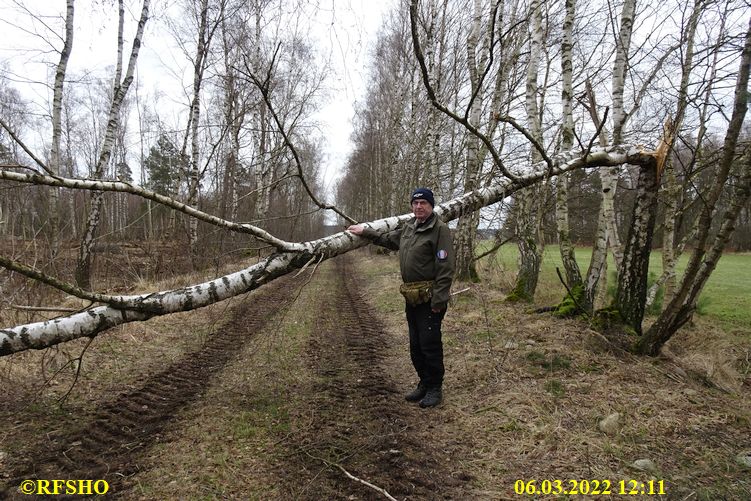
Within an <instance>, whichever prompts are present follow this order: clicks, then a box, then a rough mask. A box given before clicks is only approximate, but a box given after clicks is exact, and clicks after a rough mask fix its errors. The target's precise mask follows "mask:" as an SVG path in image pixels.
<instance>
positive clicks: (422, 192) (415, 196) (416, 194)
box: [409, 188, 435, 207]
mask: <svg viewBox="0 0 751 501" xmlns="http://www.w3.org/2000/svg"><path fill="white" fill-rule="evenodd" d="M412 200H427V202H428V203H429V204H430V206H431V207H435V199H434V198H433V192H432V191H430V190H429V189H427V188H417V189H416V190H415V191H413V192H412V198H410V201H409V203H412Z"/></svg>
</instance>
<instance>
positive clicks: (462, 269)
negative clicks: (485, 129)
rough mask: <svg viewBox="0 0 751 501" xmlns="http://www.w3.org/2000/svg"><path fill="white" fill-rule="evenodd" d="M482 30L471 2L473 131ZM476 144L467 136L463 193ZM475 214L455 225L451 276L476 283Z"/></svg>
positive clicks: (473, 183) (473, 171) (473, 174)
mask: <svg viewBox="0 0 751 501" xmlns="http://www.w3.org/2000/svg"><path fill="white" fill-rule="evenodd" d="M481 29H482V1H481V0H475V1H474V16H473V19H472V26H471V28H470V31H469V35H468V36H467V65H468V67H469V75H470V85H471V91H472V95H474V96H475V99H474V101H472V104H471V108H470V112H469V117H468V118H469V123H470V124H472V125H473V126H474V127H477V126H478V125H479V122H480V112H481V110H482V91H481V89H480V88H479V86H480V68H479V67H478V66H479V65H480V64H482V63H481V62H480V61H478V59H477V51H478V46H479V45H480V36H481ZM479 143H480V140H479V139H478V138H477V137H474V136H471V135H470V136H469V137H468V138H467V156H466V170H465V173H464V191H465V192H467V191H472V190H474V189H475V188H476V187H477V177H478V175H479V171H480V169H481V168H482V161H481V159H480V148H479ZM478 222H479V214H475V213H468V214H464V215H462V216H461V217H460V218H459V222H458V224H457V227H456V228H457V231H456V238H455V242H454V246H455V255H456V264H455V269H456V272H455V276H456V278H457V279H459V280H470V281H473V282H474V281H477V280H478V276H477V270H476V268H475V259H474V257H475V240H476V235H477V224H478Z"/></svg>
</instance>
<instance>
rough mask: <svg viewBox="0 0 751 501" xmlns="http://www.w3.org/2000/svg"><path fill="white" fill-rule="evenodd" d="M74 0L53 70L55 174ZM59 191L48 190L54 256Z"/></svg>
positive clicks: (52, 156)
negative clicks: (57, 61)
mask: <svg viewBox="0 0 751 501" xmlns="http://www.w3.org/2000/svg"><path fill="white" fill-rule="evenodd" d="M74 3H75V0H67V3H66V15H65V41H64V43H63V50H62V51H61V52H60V62H59V63H58V64H57V70H56V71H55V88H54V96H53V98H52V145H51V147H50V169H51V170H52V172H54V173H55V174H61V173H62V171H61V165H60V164H61V162H60V138H61V136H62V107H63V87H64V85H65V73H66V71H67V69H68V59H70V53H71V51H72V50H73V13H74ZM59 199H60V192H59V191H58V190H57V189H56V188H53V189H52V190H51V191H50V201H49V211H48V213H49V218H50V253H51V256H52V257H53V258H54V257H55V256H56V255H57V252H58V248H59V245H60V244H59V241H58V239H59V236H60V215H59V214H60V209H61V207H60V202H59Z"/></svg>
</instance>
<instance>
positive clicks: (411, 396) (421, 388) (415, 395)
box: [404, 383, 428, 402]
mask: <svg viewBox="0 0 751 501" xmlns="http://www.w3.org/2000/svg"><path fill="white" fill-rule="evenodd" d="M427 391H428V388H427V387H426V386H425V385H424V384H422V383H419V384H418V385H417V388H415V389H414V390H412V391H411V392H409V393H407V394H406V395H405V396H404V399H405V400H406V401H407V402H419V401H420V400H422V397H424V396H425V393H427Z"/></svg>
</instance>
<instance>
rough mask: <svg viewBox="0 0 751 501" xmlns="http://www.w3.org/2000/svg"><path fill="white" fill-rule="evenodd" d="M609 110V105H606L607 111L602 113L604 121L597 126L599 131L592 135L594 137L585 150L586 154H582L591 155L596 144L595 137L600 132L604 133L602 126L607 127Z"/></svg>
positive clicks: (598, 135)
mask: <svg viewBox="0 0 751 501" xmlns="http://www.w3.org/2000/svg"><path fill="white" fill-rule="evenodd" d="M608 111H610V108H609V107H607V106H606V107H605V113H603V115H602V121H601V122H600V124H599V125H598V126H597V131H596V132H595V134H594V135H593V136H592V138H591V139H590V140H589V144H588V145H587V149H586V150H585V151H584V154H583V155H582V156H584V157H586V156H587V155H589V152H590V151H592V147H593V146H594V145H595V139H597V138H598V137H600V134H601V133H602V128H603V127H605V121H606V120H607V119H608Z"/></svg>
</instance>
